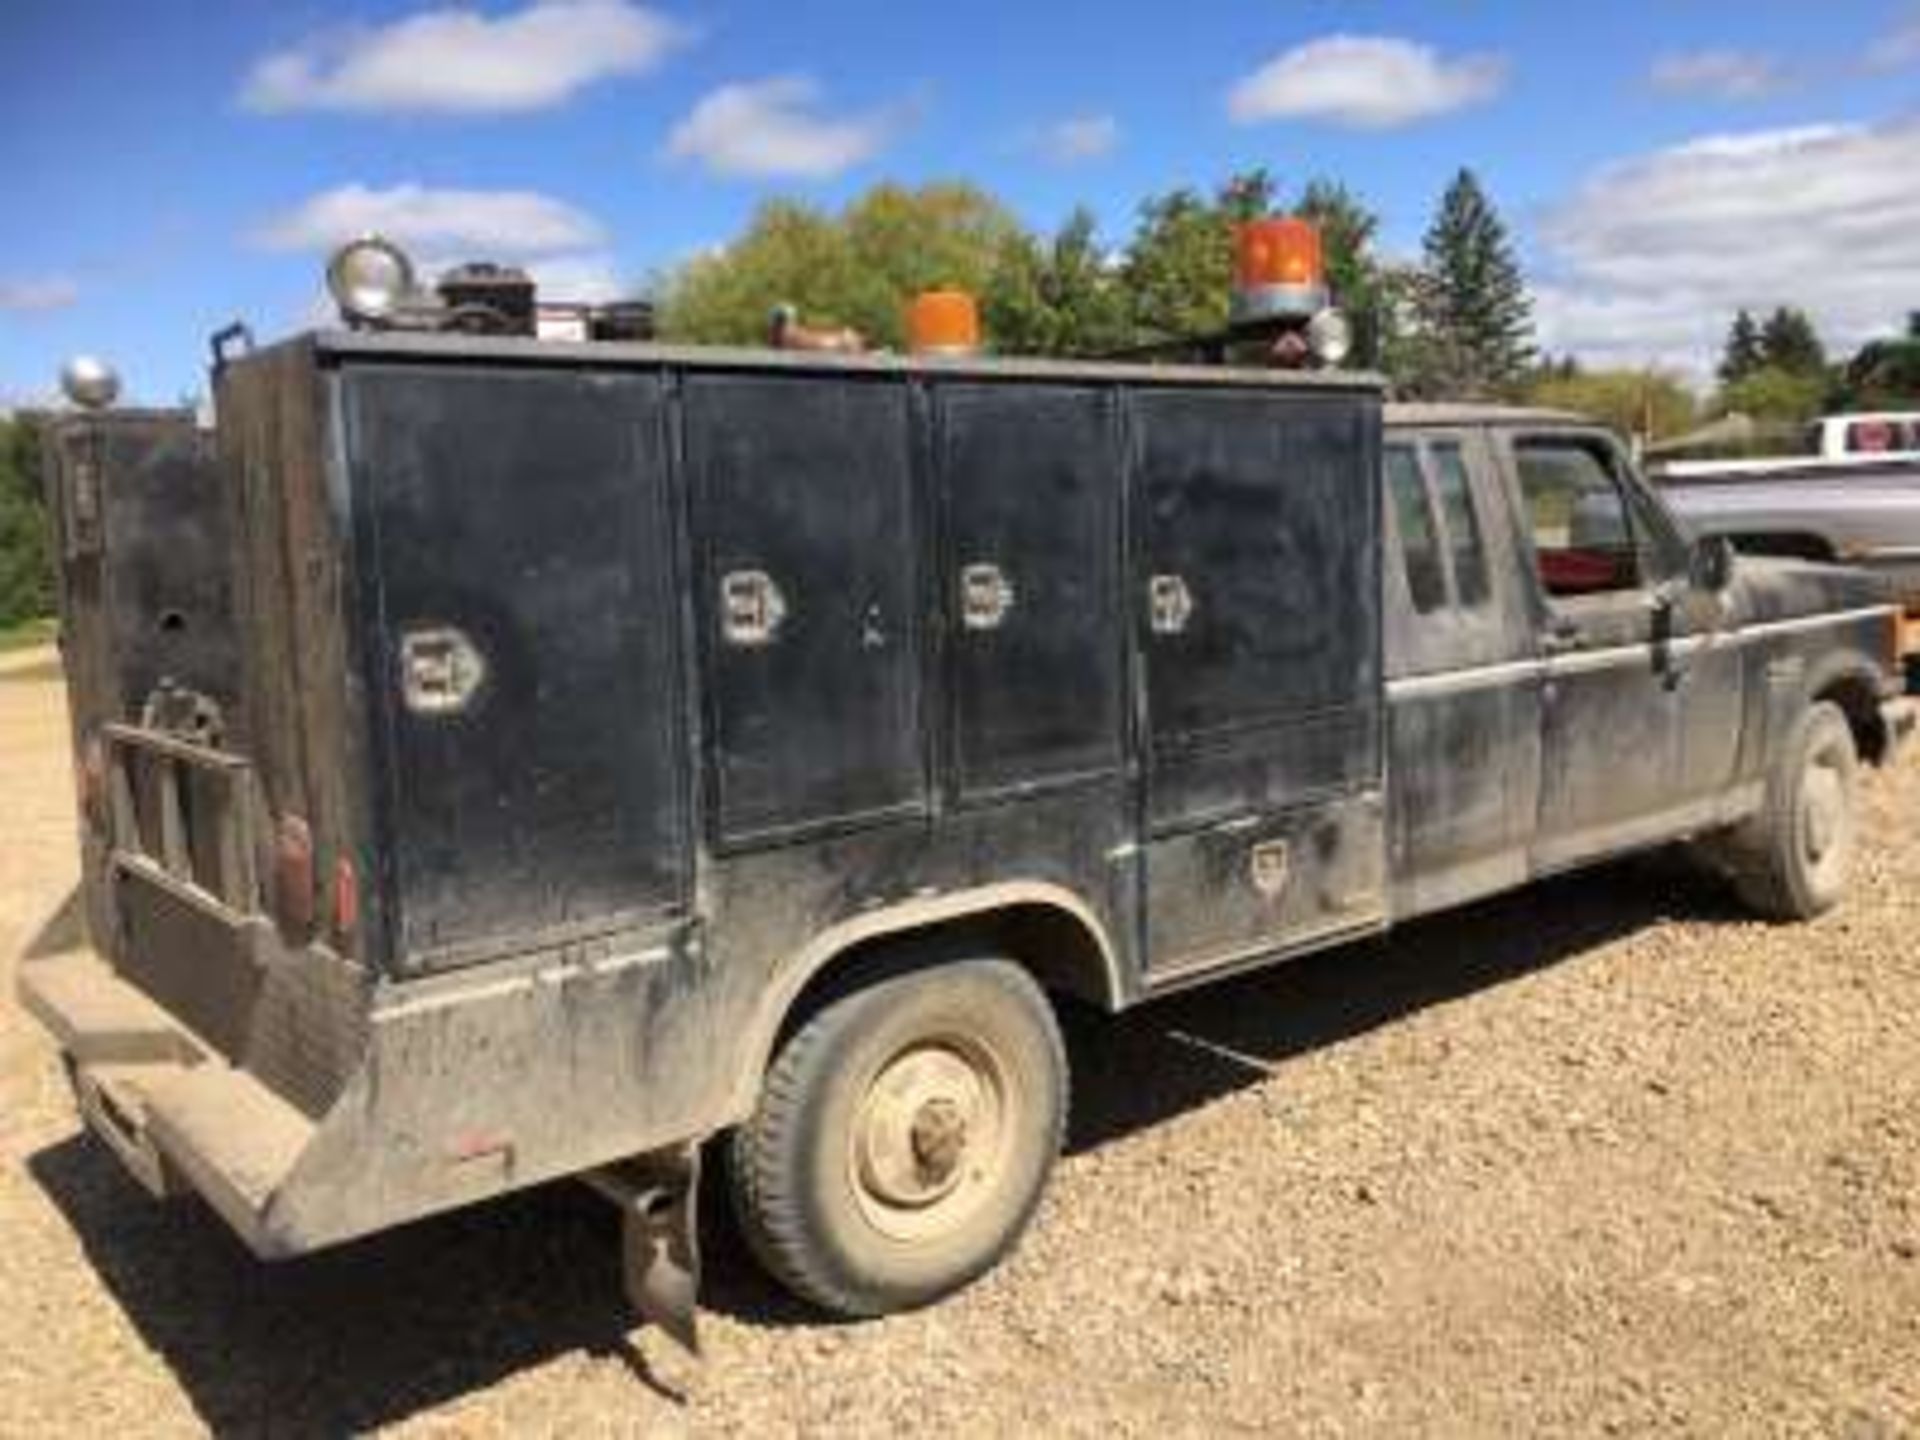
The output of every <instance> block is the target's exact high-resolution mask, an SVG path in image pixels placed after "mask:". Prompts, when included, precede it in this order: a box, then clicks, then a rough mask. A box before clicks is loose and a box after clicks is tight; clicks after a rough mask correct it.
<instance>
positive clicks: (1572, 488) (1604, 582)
mask: <svg viewBox="0 0 1920 1440" xmlns="http://www.w3.org/2000/svg"><path fill="white" fill-rule="evenodd" d="M1514 458H1515V461H1516V462H1517V466H1518V469H1519V474H1520V493H1521V496H1522V497H1523V499H1524V500H1525V501H1526V506H1527V516H1528V519H1529V521H1530V523H1531V525H1532V527H1533V551H1534V556H1535V558H1536V560H1537V562H1538V564H1539V566H1540V584H1541V587H1542V588H1543V589H1545V590H1546V592H1547V594H1549V595H1551V596H1554V597H1555V598H1556V599H1570V598H1574V597H1577V596H1581V595H1602V594H1606V593H1608V592H1610V591H1616V590H1631V589H1634V588H1635V587H1636V586H1638V585H1639V583H1640V560H1639V554H1638V551H1637V550H1636V548H1635V545H1634V531H1633V522H1632V519H1631V514H1632V512H1631V510H1630V509H1629V507H1628V504H1627V497H1626V493H1625V492H1624V491H1623V490H1622V489H1621V486H1620V482H1619V480H1618V479H1617V478H1616V477H1615V476H1614V474H1613V471H1612V469H1611V468H1610V466H1609V465H1608V463H1607V460H1606V457H1605V455H1604V453H1603V452H1601V451H1600V450H1598V449H1597V448H1595V447H1593V446H1591V445H1587V444H1584V443H1582V442H1580V441H1578V440H1522V441H1519V442H1518V443H1517V444H1515V446H1514Z"/></svg>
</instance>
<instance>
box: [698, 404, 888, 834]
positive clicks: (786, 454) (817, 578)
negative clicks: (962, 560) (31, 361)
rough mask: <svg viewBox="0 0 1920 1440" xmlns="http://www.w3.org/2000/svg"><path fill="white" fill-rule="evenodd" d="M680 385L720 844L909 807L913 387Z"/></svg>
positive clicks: (853, 820) (801, 830) (832, 824)
mask: <svg viewBox="0 0 1920 1440" xmlns="http://www.w3.org/2000/svg"><path fill="white" fill-rule="evenodd" d="M684 383H685V387H686V390H685V402H684V403H685V413H686V455H687V458H686V465H687V475H688V481H689V489H690V492H691V502H692V517H693V521H692V528H693V535H694V548H695V551H696V560H695V577H694V610H695V617H696V623H697V625H698V629H699V635H700V646H701V659H702V671H703V680H704V689H705V698H706V706H707V719H708V724H709V727H710V733H711V738H712V749H713V753H712V758H711V762H710V763H711V766H712V790H713V797H714V799H713V808H714V816H715V822H716V826H717V831H718V833H717V835H716V837H715V839H716V841H717V843H718V844H719V846H720V847H721V848H723V849H725V848H728V847H732V846H739V845H743V844H749V843H754V842H758V841H764V840H769V839H774V838H791V837H794V836H796V835H800V834H805V833H817V832H819V831H821V830H823V829H833V828H838V827H841V826H845V825H849V824H852V823H856V822H861V821H869V820H873V819H877V818H880V817H883V816H887V815H896V814H905V813H911V812H913V811H914V810H916V809H918V808H919V807H921V806H922V805H923V804H924V803H925V795H926V759H925V755H924V753H923V749H924V747H923V737H922V732H921V720H920V698H921V697H920V663H921V662H920V624H919V614H918V611H919V575H918V566H917V564H916V555H917V552H918V539H917V532H916V526H915V523H914V514H913V505H912V493H913V492H912V484H913V480H912V464H911V458H910V457H911V447H910V442H909V434H910V428H909V427H910V420H909V396H908V391H907V388H906V387H905V386H904V385H903V384H900V383H898V382H894V381H888V380H878V379H864V378H858V379H844V380H840V379H832V380H830V379H826V378H823V377H820V376H812V375H808V376H792V377H787V376H752V375H747V376H735V375H696V376H689V377H688V378H687V379H686V381H685V382H684Z"/></svg>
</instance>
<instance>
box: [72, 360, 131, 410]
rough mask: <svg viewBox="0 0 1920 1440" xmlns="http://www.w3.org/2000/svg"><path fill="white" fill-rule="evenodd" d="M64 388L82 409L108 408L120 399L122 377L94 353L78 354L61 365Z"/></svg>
mask: <svg viewBox="0 0 1920 1440" xmlns="http://www.w3.org/2000/svg"><path fill="white" fill-rule="evenodd" d="M60 390H61V393H62V394H64V395H65V396H66V397H67V399H69V400H71V401H72V402H73V403H74V404H75V405H78V406H79V407H80V408H81V409H82V410H104V409H106V408H107V407H108V406H109V405H111V404H113V402H114V401H115V400H117V399H119V398H120V376H119V375H118V374H117V373H116V372H115V370H114V368H113V366H111V365H109V364H108V363H107V362H106V361H104V360H102V359H99V358H98V357H97V356H93V355H76V356H74V357H73V358H72V359H71V360H69V361H67V363H66V364H64V365H62V366H61V367H60Z"/></svg>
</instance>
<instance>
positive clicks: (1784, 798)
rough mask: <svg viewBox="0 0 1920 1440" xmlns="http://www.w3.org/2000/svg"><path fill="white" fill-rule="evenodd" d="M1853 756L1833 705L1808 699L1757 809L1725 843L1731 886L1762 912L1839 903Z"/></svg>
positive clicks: (1785, 913)
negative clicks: (1761, 802)
mask: <svg viewBox="0 0 1920 1440" xmlns="http://www.w3.org/2000/svg"><path fill="white" fill-rule="evenodd" d="M1859 763H1860V762H1859V753H1858V751H1857V750H1856V748H1855V746H1854V743H1853V730H1852V728H1851V727H1850V726H1849V725H1848V724H1847V717H1846V715H1845V714H1843V713H1842V712H1841V710H1840V707H1839V706H1837V705H1834V704H1832V703H1831V702H1830V701H1825V700H1820V701H1815V702H1814V703H1813V704H1811V705H1809V706H1808V707H1807V708H1806V710H1804V711H1803V712H1802V713H1801V716H1800V719H1799V721H1798V723H1796V724H1795V725H1794V727H1793V729H1792V730H1791V731H1790V732H1789V733H1788V735H1787V739H1786V743H1785V744H1783V745H1782V746H1781V747H1780V753H1779V754H1778V755H1776V756H1775V757H1774V762H1773V766H1772V768H1771V770H1770V771H1769V772H1768V775H1767V795H1766V801H1765V803H1764V804H1763V806H1762V808H1761V810H1760V813H1759V814H1758V815H1755V816H1754V817H1753V818H1752V819H1751V820H1748V821H1746V822H1745V823H1743V824H1742V825H1740V826H1739V827H1737V828H1736V829H1735V830H1734V832H1733V833H1732V834H1731V835H1730V836H1729V837H1728V838H1727V841H1726V845H1725V853H1726V856H1727V860H1728V864H1729V868H1730V869H1731V871H1732V875H1733V883H1734V888H1735V890H1736V891H1737V892H1738V893H1739V895H1740V897H1741V899H1743V900H1745V901H1746V902H1747V904H1748V905H1750V906H1752V907H1753V908H1754V909H1755V910H1757V911H1759V912H1760V913H1761V914H1762V915H1765V916H1767V917H1769V918H1770V919H1775V920H1809V919H1812V918H1813V917H1814V916H1815V915H1819V914H1822V913H1824V912H1825V911H1827V910H1831V909H1832V908H1833V907H1834V906H1835V905H1836V904H1838V903H1839V901H1840V897H1841V895H1842V894H1843V893H1844V892H1845V891H1846V888H1847V877H1848V873H1849V871H1850V870H1851V868H1852V861H1853V840H1854V781H1855V776H1856V772H1857V771H1858V769H1859Z"/></svg>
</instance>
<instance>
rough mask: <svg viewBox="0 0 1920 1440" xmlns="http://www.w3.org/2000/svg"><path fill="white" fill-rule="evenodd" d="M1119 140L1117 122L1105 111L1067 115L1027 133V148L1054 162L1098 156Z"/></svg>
mask: <svg viewBox="0 0 1920 1440" xmlns="http://www.w3.org/2000/svg"><path fill="white" fill-rule="evenodd" d="M1119 143H1120V122H1119V121H1118V120H1116V119H1115V118H1114V117H1113V116H1111V115H1107V114H1087V115H1069V116H1068V117H1067V118H1066V119H1064V120H1057V121H1055V122H1054V123H1053V124H1051V125H1047V126H1044V127H1042V128H1041V129H1039V130H1036V131H1034V132H1033V133H1032V134H1031V135H1030V136H1029V137H1028V148H1030V149H1031V150H1033V151H1034V152H1035V153H1036V154H1038V155H1040V156H1041V157H1042V158H1043V159H1046V160H1050V161H1052V162H1053V163H1054V164H1056V165H1075V164H1078V163H1079V162H1081V161H1083V160H1098V159H1099V158H1100V157H1101V156H1103V155H1110V154H1112V153H1113V148H1114V146H1116V145H1118V144H1119Z"/></svg>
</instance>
